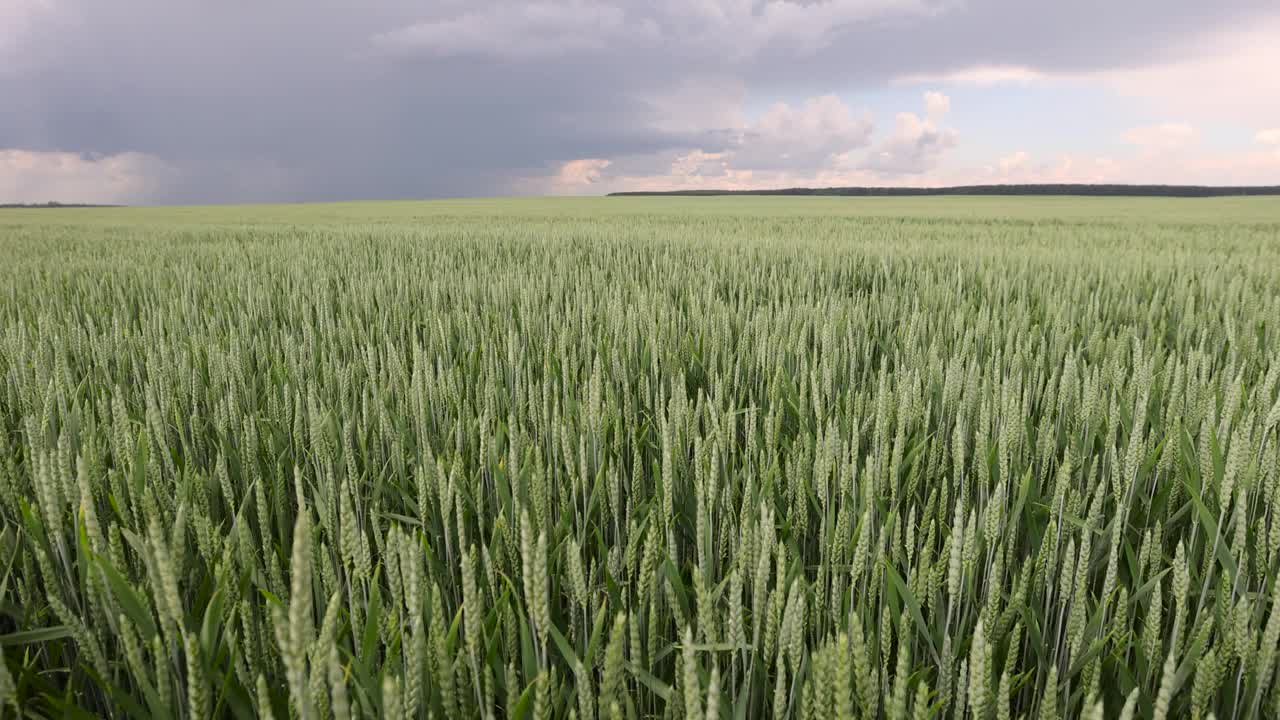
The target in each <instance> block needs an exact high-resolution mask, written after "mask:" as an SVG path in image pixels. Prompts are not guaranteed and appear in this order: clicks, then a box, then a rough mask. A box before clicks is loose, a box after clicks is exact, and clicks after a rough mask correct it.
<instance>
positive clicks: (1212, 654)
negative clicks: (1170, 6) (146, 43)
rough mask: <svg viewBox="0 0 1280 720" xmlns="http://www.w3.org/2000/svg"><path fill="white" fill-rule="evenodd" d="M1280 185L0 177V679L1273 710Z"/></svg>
mask: <svg viewBox="0 0 1280 720" xmlns="http://www.w3.org/2000/svg"><path fill="white" fill-rule="evenodd" d="M1278 395H1280V202H1277V201H1276V199H1274V198H1251V199H1236V198H1224V199H1213V200H1170V199H1116V198H1098V199H1073V198H1049V199H1045V198H1018V199H1011V198H990V197H988V198H955V197H949V198H933V199H930V198H908V199H891V198H767V199H766V198H680V199H669V198H662V199H657V198H634V199H633V198H594V199H563V200H546V199H537V200H535V199H521V200H484V201H479V200H477V201H433V202H398V203H349V204H332V205H295V206H274V207H272V206H259V207H249V206H245V207H233V206H226V207H199V208H157V209H126V208H119V209H113V208H103V209H61V210H10V211H0V654H2V657H3V663H2V664H0V716H3V717H15V716H19V715H21V716H30V717H70V718H76V717H110V718H181V719H184V720H185V719H187V718H190V719H196V718H223V717H234V718H254V717H267V718H277V719H279V720H285V719H287V718H303V719H307V720H310V719H312V718H328V717H335V718H349V717H370V716H376V717H387V718H408V717H413V718H422V717H434V718H442V719H444V718H449V719H452V718H538V719H542V718H553V717H554V718H568V717H576V718H577V719H578V720H595V719H596V718H601V719H604V718H627V719H630V718H651V717H652V718H657V717H662V718H680V719H682V720H730V719H733V720H741V719H746V718H764V717H778V718H782V717H789V718H802V719H805V720H810V719H812V720H816V719H819V718H890V719H893V720H897V719H899V718H935V717H937V718H972V719H974V720H1005V719H1006V718H1028V719H1033V718H1045V719H1056V718H1104V717H1105V718H1114V717H1120V718H1130V719H1134V718H1142V719H1144V720H1146V719H1152V718H1154V719H1156V720H1164V719H1165V718H1188V717H1189V718H1195V719H1196V720H1201V719H1204V718H1210V717H1216V718H1217V719H1218V720H1240V719H1241V718H1258V717H1272V718H1275V717H1280V681H1278V680H1277V659H1278V657H1280V582H1277V578H1278V576H1280V399H1278Z"/></svg>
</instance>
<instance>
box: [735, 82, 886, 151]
mask: <svg viewBox="0 0 1280 720" xmlns="http://www.w3.org/2000/svg"><path fill="white" fill-rule="evenodd" d="M873 127H874V124H873V123H872V120H871V117H870V116H869V115H866V114H855V113H854V112H853V111H852V110H851V109H850V108H849V106H848V105H846V104H845V103H844V101H842V100H841V99H840V98H838V97H836V96H835V95H822V96H819V97H814V98H809V99H808V100H805V102H804V104H803V105H801V106H799V107H794V108H793V107H791V106H790V105H788V104H786V103H777V104H775V105H773V106H771V107H770V108H769V109H768V110H767V111H766V112H765V114H764V115H763V116H761V117H760V119H759V120H757V121H756V122H754V123H751V124H749V125H748V126H747V127H745V128H743V129H742V130H741V131H739V132H738V133H737V134H736V138H735V142H734V143H733V144H732V145H731V149H730V155H731V157H732V164H733V166H734V167H736V168H738V169H754V170H780V169H790V170H817V169H820V168H823V167H828V166H831V165H832V164H833V163H834V162H835V161H836V159H837V158H839V157H840V156H842V155H844V154H846V153H848V152H850V151H851V150H854V149H857V148H860V147H864V146H865V145H866V144H867V142H868V140H870V138H871V132H872V130H873Z"/></svg>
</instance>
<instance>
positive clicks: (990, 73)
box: [896, 65, 1046, 86]
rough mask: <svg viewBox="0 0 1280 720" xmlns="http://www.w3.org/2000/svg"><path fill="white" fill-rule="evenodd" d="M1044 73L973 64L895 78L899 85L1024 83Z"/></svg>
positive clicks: (1021, 67) (1036, 79) (1035, 80)
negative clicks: (956, 68) (938, 71)
mask: <svg viewBox="0 0 1280 720" xmlns="http://www.w3.org/2000/svg"><path fill="white" fill-rule="evenodd" d="M1045 78H1046V76H1045V74H1044V73H1042V72H1040V71H1038V70H1035V69H1032V68H1030V67H1025V66H1022V65H975V66H972V67H967V68H961V69H958V70H949V71H946V72H940V73H917V74H912V75H903V76H901V77H899V78H897V80H896V82H897V83H898V84H900V85H978V86H989V85H1026V84H1029V83H1033V82H1037V81H1040V80H1044V79H1045Z"/></svg>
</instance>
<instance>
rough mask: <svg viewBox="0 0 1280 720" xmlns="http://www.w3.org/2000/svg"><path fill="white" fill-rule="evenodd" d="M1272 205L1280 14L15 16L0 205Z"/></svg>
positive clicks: (62, 8)
mask: <svg viewBox="0 0 1280 720" xmlns="http://www.w3.org/2000/svg"><path fill="white" fill-rule="evenodd" d="M988 182H1147V183H1204V184H1263V183H1267V184H1280V2H1277V1H1276V0H1216V1H1215V2H1205V0H1076V1H1074V2H1062V1H1060V0H1056V1H1054V2H1049V1H1048V0H649V1H648V2H641V1H640V0H603V1H599V2H594V1H591V0H533V1H528V0H509V1H506V2H495V1H491V0H425V1H424V0H419V1H418V2H406V1H404V0H390V1H389V2H367V0H362V1H360V2H357V1H355V0H350V1H347V0H267V1H265V2H263V1H262V0H219V1H217V2H214V1H213V0H208V1H205V2H193V1H191V0H112V1H111V2H104V1H103V0H0V202H10V201H20V202H41V201H46V200H59V201H64V202H73V201H80V202H122V203H201V202H242V201H264V202H265V201H300V200H335V199H361V198H419V197H436V196H470V195H505V194H593V193H604V192H608V191H613V190H626V189H649V188H653V189H668V188H670V189H689V188H709V187H718V188H749V187H780V186H794V185H806V186H825V185H948V184H961V183H988Z"/></svg>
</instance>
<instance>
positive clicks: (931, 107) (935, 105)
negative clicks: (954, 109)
mask: <svg viewBox="0 0 1280 720" xmlns="http://www.w3.org/2000/svg"><path fill="white" fill-rule="evenodd" d="M924 107H925V111H926V112H927V113H928V114H929V117H930V118H931V119H933V118H937V119H940V118H941V117H942V116H943V115H946V114H947V113H949V112H951V98H949V97H947V96H946V95H944V94H942V93H940V92H938V91H936V90H930V91H928V92H926V93H925V94H924Z"/></svg>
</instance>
